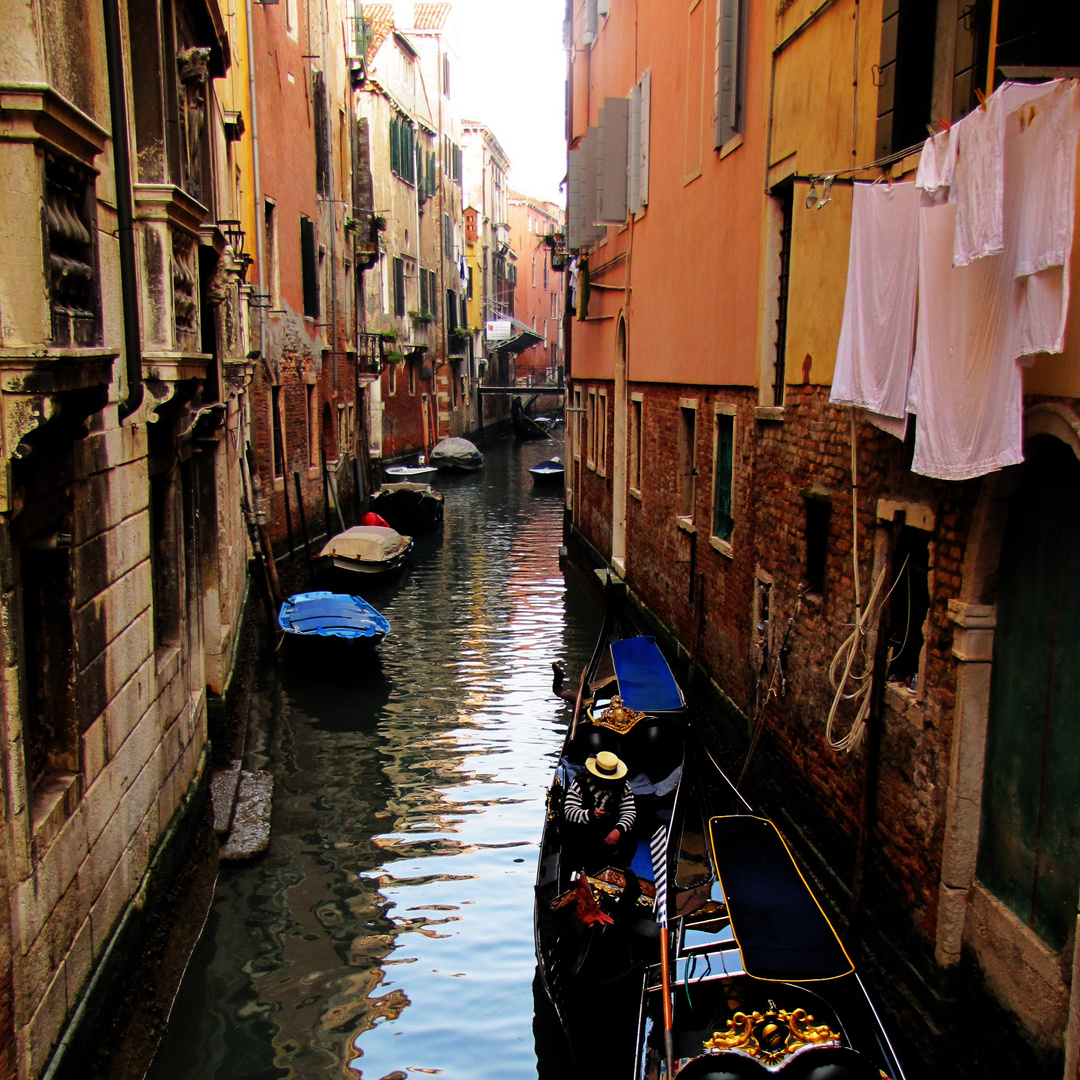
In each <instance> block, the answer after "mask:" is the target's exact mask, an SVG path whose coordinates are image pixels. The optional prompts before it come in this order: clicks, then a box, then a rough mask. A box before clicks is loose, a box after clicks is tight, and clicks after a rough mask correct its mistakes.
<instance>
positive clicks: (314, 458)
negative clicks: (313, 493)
mask: <svg viewBox="0 0 1080 1080" xmlns="http://www.w3.org/2000/svg"><path fill="white" fill-rule="evenodd" d="M318 410H319V402H318V399H317V396H316V394H315V384H314V383H308V384H307V457H308V466H309V467H310V468H314V467H316V466H317V465H318V464H319V411H318Z"/></svg>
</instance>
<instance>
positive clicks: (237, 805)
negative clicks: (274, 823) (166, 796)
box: [210, 761, 274, 859]
mask: <svg viewBox="0 0 1080 1080" xmlns="http://www.w3.org/2000/svg"><path fill="white" fill-rule="evenodd" d="M273 794H274V778H273V777H272V776H271V775H270V773H268V772H265V771H263V770H261V769H257V770H254V771H250V772H249V771H247V770H245V769H241V768H240V762H239V761H234V762H233V763H232V765H230V766H229V767H228V768H227V769H217V770H215V772H214V775H213V778H212V779H211V781H210V797H211V800H212V802H213V806H214V832H215V833H217V836H218V840H219V842H220V846H219V848H218V857H219V858H221V859H250V858H251V857H252V856H253V855H261V854H262V853H263V852H264V851H265V850H266V849H267V847H269V846H270V806H271V802H272V799H273Z"/></svg>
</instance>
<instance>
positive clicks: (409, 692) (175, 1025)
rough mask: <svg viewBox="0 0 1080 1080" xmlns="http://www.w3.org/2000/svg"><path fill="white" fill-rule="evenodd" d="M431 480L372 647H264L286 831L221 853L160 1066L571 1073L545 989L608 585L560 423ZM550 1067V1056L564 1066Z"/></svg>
mask: <svg viewBox="0 0 1080 1080" xmlns="http://www.w3.org/2000/svg"><path fill="white" fill-rule="evenodd" d="M484 450H485V455H486V461H485V465H484V469H483V471H482V472H480V473H478V474H474V475H471V476H461V477H456V478H451V477H449V476H443V475H442V474H440V475H439V476H438V477H435V478H433V481H432V482H433V485H434V486H436V487H437V488H438V489H439V490H441V491H442V492H443V494H444V496H445V498H446V503H445V507H446V520H445V523H444V525H443V526H442V528H441V529H440V531H439V532H438V533H436V534H434V535H431V536H421V537H418V538H417V543H416V548H415V551H414V553H413V558H412V561H411V565H409V566H408V567H407V568H406V569H405V570H403V571H402V572H401V573H400V575H399V576H397V577H396V578H395V579H394V580H393V581H392V582H387V583H379V585H378V586H377V587H375V588H371V589H368V590H366V591H365V595H366V596H367V598H368V599H369V600H371V602H372V603H374V604H375V606H376V607H377V608H379V610H381V611H382V612H383V613H384V614H385V615H386V616H387V617H388V618H389V620H390V625H391V633H390V636H389V637H388V638H387V639H386V641H385V642H384V643H383V646H382V649H381V652H380V659H379V661H378V662H377V663H376V665H375V666H370V667H357V668H356V669H355V670H346V671H342V670H336V671H335V670H324V669H320V668H319V667H318V666H317V665H315V664H311V663H310V662H309V663H308V664H307V666H306V667H297V666H294V665H290V664H289V663H288V662H287V661H284V662H273V661H267V662H266V663H264V664H263V665H262V666H261V668H260V670H259V671H258V674H257V677H256V681H255V685H254V690H253V694H252V706H251V717H250V725H249V733H248V738H247V746H246V751H245V761H244V765H245V767H246V768H249V769H252V768H257V769H266V770H269V771H270V772H271V773H272V774H273V777H274V805H273V821H272V831H271V838H270V848H269V851H268V852H267V853H266V854H265V855H263V856H261V857H259V858H257V859H255V860H252V861H250V862H246V863H240V864H223V865H222V867H221V871H220V875H219V879H218V883H217V889H216V893H215V898H214V902H213V906H212V910H211V912H210V916H209V919H208V922H207V925H206V929H205V931H204V933H203V935H202V937H201V939H200V941H199V944H198V946H197V948H196V951H195V954H194V956H193V958H192V961H191V964H190V966H189V969H188V971H187V974H186V976H185V979H184V982H183V985H182V987H181V990H180V993H179V996H178V998H177V1001H176V1004H175V1006H174V1009H173V1013H172V1016H171V1018H170V1022H169V1027H168V1030H167V1033H166V1036H165V1039H164V1041H163V1043H162V1045H161V1047H160V1049H159V1051H158V1053H157V1056H156V1058H155V1061H154V1064H153V1067H152V1069H151V1071H150V1073H149V1080H234V1078H235V1080H239V1078H244V1080H271V1078H286V1077H289V1078H292V1077H297V1078H303V1080H320V1078H323V1077H327V1078H328V1077H335V1078H340V1077H363V1078H364V1080H382V1078H394V1080H405V1078H410V1077H417V1076H440V1077H445V1078H448V1080H487V1078H490V1080H496V1078H497V1080H512V1078H525V1077H529V1078H531V1077H536V1076H538V1075H539V1076H540V1077H544V1078H547V1077H556V1076H558V1077H565V1076H567V1075H568V1073H567V1070H566V1068H565V1061H564V1059H563V1057H562V1055H561V1053H559V1052H558V1049H557V1042H556V1039H557V1035H556V1033H555V1031H554V1030H551V1029H550V1027H549V1024H550V1020H549V1017H548V1015H547V1012H546V1010H545V1009H544V1007H543V1005H544V1002H543V999H542V996H541V995H538V994H535V993H534V970H535V957H534V953H533V936H532V907H533V881H534V878H535V872H536V858H537V850H538V842H539V838H540V831H541V828H542V825H543V818H544V798H545V794H546V787H547V784H548V782H549V780H550V777H551V773H552V770H553V768H554V765H555V760H556V758H557V755H558V750H559V747H560V745H561V740H562V733H563V731H564V728H565V725H566V723H567V721H568V719H569V712H570V706H569V705H568V704H567V703H565V702H563V701H561V700H560V699H558V698H556V697H555V696H554V695H553V694H552V692H551V662H552V661H553V660H556V659H562V660H564V661H565V662H566V666H567V670H568V671H570V672H574V671H578V672H580V670H581V668H582V665H583V664H584V663H585V662H586V660H587V658H588V655H589V653H590V651H591V648H592V643H593V639H594V636H595V634H596V633H597V632H598V630H599V624H600V616H601V613H600V611H599V610H598V609H597V598H596V592H595V589H593V588H591V587H590V585H589V583H588V581H587V579H586V578H585V576H584V575H582V574H580V573H579V572H578V573H575V572H574V571H568V572H567V574H566V575H565V576H564V572H563V570H562V569H561V568H560V559H559V548H560V545H561V543H562V498H561V492H560V491H551V490H545V489H537V488H534V487H533V484H532V481H531V478H530V476H529V473H528V469H529V467H530V466H531V465H534V464H535V463H537V462H538V461H540V460H543V459H544V458H549V457H552V456H554V455H556V454H558V455H560V456H561V455H562V453H563V446H562V439H561V435H560V437H559V439H558V440H557V445H553V444H552V443H550V442H543V443H518V442H515V441H514V440H512V439H507V440H505V441H502V442H498V443H495V444H494V445H489V446H486V447H485V448H484ZM549 1061H550V1062H552V1064H548V1062H549Z"/></svg>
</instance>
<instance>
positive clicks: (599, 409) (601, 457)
mask: <svg viewBox="0 0 1080 1080" xmlns="http://www.w3.org/2000/svg"><path fill="white" fill-rule="evenodd" d="M607 432H608V416H607V391H606V390H601V391H600V392H599V393H598V394H597V396H596V471H597V472H598V473H599V474H600V475H601V476H607Z"/></svg>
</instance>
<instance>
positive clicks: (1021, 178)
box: [1005, 80, 1080, 276]
mask: <svg viewBox="0 0 1080 1080" xmlns="http://www.w3.org/2000/svg"><path fill="white" fill-rule="evenodd" d="M1047 85H1050V86H1051V87H1052V89H1051V90H1049V91H1048V92H1047V93H1046V94H1045V95H1044V96H1042V97H1039V98H1038V99H1037V100H1034V101H1028V102H1025V103H1024V104H1023V105H1021V106H1020V107H1019V108H1018V109H1017V110H1016V111H1015V112H1014V113H1012V114H1011V115H1010V116H1009V117H1008V118H1007V120H1006V123H1007V132H1008V134H1009V135H1011V136H1015V137H1016V139H1017V140H1018V143H1019V146H1018V148H1017V157H1016V162H1017V168H1016V170H1015V175H1014V174H1013V173H1012V172H1010V173H1009V174H1008V175H1007V176H1006V178H1005V183H1006V186H1008V185H1010V184H1012V183H1014V182H1015V183H1016V184H1017V185H1018V186H1019V189H1020V210H1019V213H1020V222H1019V228H1018V231H1017V239H1016V274H1017V276H1020V275H1022V274H1035V273H1038V271H1040V270H1045V269H1046V268H1047V267H1048V266H1064V265H1066V263H1067V262H1068V259H1069V251H1070V249H1071V248H1072V237H1073V215H1074V211H1075V206H1076V141H1077V138H1080V109H1078V104H1080V84H1077V83H1076V82H1075V81H1073V80H1068V81H1065V80H1059V81H1058V82H1056V83H1052V84H1047Z"/></svg>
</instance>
